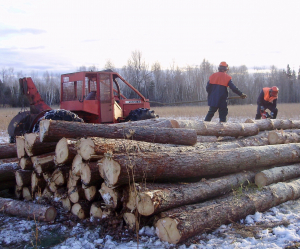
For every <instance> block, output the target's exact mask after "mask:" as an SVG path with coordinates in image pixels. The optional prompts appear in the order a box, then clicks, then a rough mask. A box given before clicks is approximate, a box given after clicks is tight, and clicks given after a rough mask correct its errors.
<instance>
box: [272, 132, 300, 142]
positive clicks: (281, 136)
mask: <svg viewBox="0 0 300 249" xmlns="http://www.w3.org/2000/svg"><path fill="white" fill-rule="evenodd" d="M299 133H300V130H295V132H286V131H270V132H269V134H268V140H269V144H286V143H299V142H300V134H299Z"/></svg>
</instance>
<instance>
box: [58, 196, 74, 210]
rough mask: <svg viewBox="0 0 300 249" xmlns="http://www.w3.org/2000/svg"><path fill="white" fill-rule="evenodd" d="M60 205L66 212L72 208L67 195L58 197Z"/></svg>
mask: <svg viewBox="0 0 300 249" xmlns="http://www.w3.org/2000/svg"><path fill="white" fill-rule="evenodd" d="M60 201H61V203H62V206H63V208H64V209H65V210H67V211H68V212H69V211H71V209H72V203H71V201H70V199H69V198H68V197H66V198H61V199H60Z"/></svg>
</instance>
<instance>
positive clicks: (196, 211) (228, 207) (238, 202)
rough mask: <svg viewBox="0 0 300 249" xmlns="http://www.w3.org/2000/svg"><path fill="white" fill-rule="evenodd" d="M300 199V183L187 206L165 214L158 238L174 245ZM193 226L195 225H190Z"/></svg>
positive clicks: (163, 214)
mask: <svg viewBox="0 0 300 249" xmlns="http://www.w3.org/2000/svg"><path fill="white" fill-rule="evenodd" d="M299 197H300V180H295V181H292V182H290V183H277V184H272V185H270V186H266V187H264V188H263V190H261V191H253V192H252V193H251V192H250V193H245V194H243V195H239V196H235V195H234V194H230V195H228V196H225V197H220V198H216V199H214V200H211V201H207V202H204V203H200V204H194V205H187V206H182V207H179V208H175V209H171V210H168V211H166V212H162V213H160V214H159V216H158V218H157V219H158V220H157V222H156V225H155V226H156V233H157V235H158V237H159V238H160V239H161V240H163V241H167V242H169V243H172V244H177V243H179V242H183V241H185V240H186V239H188V238H189V237H192V236H194V235H196V234H199V233H201V232H204V231H208V230H211V229H215V228H217V227H219V226H220V224H228V223H230V222H234V221H238V220H240V219H242V218H245V217H246V216H247V215H249V214H254V213H255V212H256V211H258V212H263V211H266V210H268V209H270V208H271V207H274V206H277V205H279V204H281V203H283V202H286V201H288V200H293V199H297V198H299ZM191 224H193V225H191Z"/></svg>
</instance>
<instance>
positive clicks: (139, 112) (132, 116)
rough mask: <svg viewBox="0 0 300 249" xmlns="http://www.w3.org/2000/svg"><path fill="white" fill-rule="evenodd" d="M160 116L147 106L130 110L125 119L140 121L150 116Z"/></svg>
mask: <svg viewBox="0 0 300 249" xmlns="http://www.w3.org/2000/svg"><path fill="white" fill-rule="evenodd" d="M158 117H159V116H158V115H156V114H154V111H153V110H152V111H151V110H149V109H147V108H139V109H135V110H132V111H130V113H129V115H128V116H127V117H126V119H125V121H126V122H127V121H138V120H144V119H150V118H158Z"/></svg>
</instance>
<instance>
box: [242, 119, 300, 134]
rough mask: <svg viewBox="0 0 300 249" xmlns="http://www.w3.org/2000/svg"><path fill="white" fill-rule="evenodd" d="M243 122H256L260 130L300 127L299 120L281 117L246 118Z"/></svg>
mask: <svg viewBox="0 0 300 249" xmlns="http://www.w3.org/2000/svg"><path fill="white" fill-rule="evenodd" d="M245 123H252V124H256V125H257V126H258V128H259V130H260V131H264V130H276V129H277V130H280V129H283V130H285V129H300V122H299V120H283V119H259V120H253V119H247V120H246V121H245Z"/></svg>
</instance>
